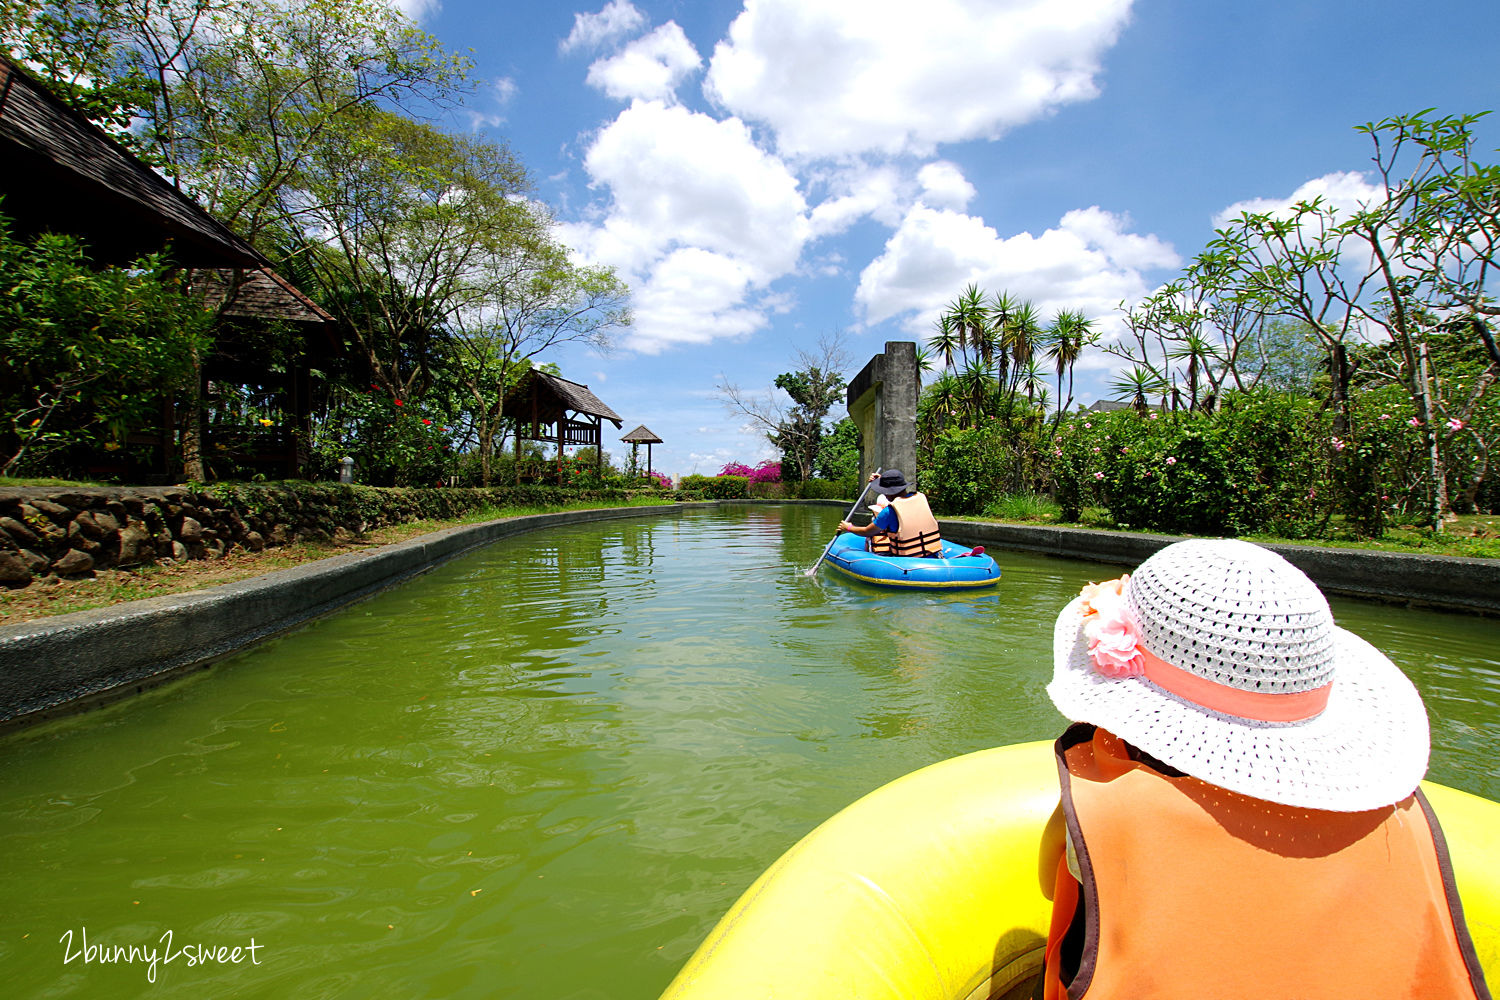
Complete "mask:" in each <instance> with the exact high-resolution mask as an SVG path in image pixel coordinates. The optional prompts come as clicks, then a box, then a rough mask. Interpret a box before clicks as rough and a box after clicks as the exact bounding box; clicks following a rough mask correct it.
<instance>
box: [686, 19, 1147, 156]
mask: <svg viewBox="0 0 1500 1000" xmlns="http://www.w3.org/2000/svg"><path fill="white" fill-rule="evenodd" d="M1129 10H1130V0H1070V2H1068V3H1065V4H1064V3H1056V2H1054V0H1010V2H1006V3H995V2H993V0H928V2H927V3H925V4H923V5H922V6H921V10H920V12H918V11H917V10H916V9H915V8H913V7H912V5H911V4H910V3H909V2H907V0H865V2H863V3H859V4H850V3H847V2H846V0H747V2H746V5H745V9H744V11H743V12H742V13H741V14H740V15H739V16H738V17H737V18H735V20H734V22H733V23H732V24H731V25H730V27H729V34H728V37H727V38H726V39H725V40H723V41H721V42H719V44H718V45H717V46H716V47H715V50H714V55H713V58H712V60H711V61H710V65H709V71H708V77H707V80H706V82H705V90H706V92H707V93H708V94H709V96H710V98H711V99H713V100H714V101H716V102H717V103H719V104H720V105H721V106H723V107H724V108H726V109H728V110H729V111H730V112H731V113H733V114H735V115H738V116H740V117H742V118H745V119H747V120H751V121H756V122H764V123H766V124H767V125H769V126H770V127H771V128H772V129H773V130H774V131H775V133H776V137H777V143H778V148H779V149H780V150H781V151H782V152H783V153H784V154H786V155H792V156H809V157H818V156H839V155H845V154H851V153H861V152H871V151H879V152H883V153H887V154H898V153H915V154H917V155H922V156H925V155H929V154H930V153H931V151H932V150H933V149H934V148H935V147H936V146H937V145H938V144H939V143H945V142H958V141H963V140H969V139H989V138H995V137H997V136H998V135H1000V134H1001V133H1002V132H1004V131H1005V130H1006V129H1008V128H1011V127H1013V126H1015V125H1018V124H1021V123H1023V122H1027V121H1031V120H1033V119H1035V118H1038V117H1040V116H1042V115H1045V114H1048V113H1049V112H1051V111H1054V110H1055V109H1056V108H1058V107H1059V106H1061V105H1063V104H1066V103H1068V102H1071V101H1079V100H1086V99H1089V98H1092V97H1094V96H1095V95H1096V94H1097V93H1098V87H1097V85H1096V83H1095V76H1096V75H1097V74H1098V72H1099V60H1100V56H1101V55H1102V54H1103V52H1104V51H1105V50H1107V49H1108V48H1109V47H1110V46H1111V45H1113V44H1114V42H1115V40H1116V38H1117V37H1118V36H1119V33H1120V30H1121V29H1122V28H1123V26H1124V24H1125V21H1126V19H1127V17H1128V14H1129Z"/></svg>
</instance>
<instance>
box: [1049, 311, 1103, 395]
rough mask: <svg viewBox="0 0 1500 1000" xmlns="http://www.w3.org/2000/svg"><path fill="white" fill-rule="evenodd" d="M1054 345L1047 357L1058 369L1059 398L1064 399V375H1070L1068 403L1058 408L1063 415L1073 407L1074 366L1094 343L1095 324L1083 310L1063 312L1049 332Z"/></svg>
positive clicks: (1053, 322)
mask: <svg viewBox="0 0 1500 1000" xmlns="http://www.w3.org/2000/svg"><path fill="white" fill-rule="evenodd" d="M1048 332H1050V333H1051V335H1052V344H1051V346H1050V347H1048V348H1047V357H1049V358H1051V359H1052V363H1053V364H1054V365H1055V366H1056V369H1057V398H1058V399H1062V398H1063V391H1062V378H1063V373H1064V372H1066V373H1067V375H1068V401H1067V402H1066V403H1064V404H1062V406H1060V407H1058V410H1057V412H1058V413H1062V412H1063V411H1064V410H1066V409H1067V408H1068V407H1069V406H1072V405H1073V366H1074V365H1076V364H1077V363H1078V358H1079V357H1080V356H1081V355H1082V354H1083V349H1084V347H1085V346H1087V345H1088V344H1090V343H1092V342H1093V339H1094V323H1093V320H1090V319H1088V318H1087V317H1085V316H1084V315H1083V311H1082V310H1067V309H1065V310H1063V311H1062V312H1060V313H1058V314H1057V317H1056V318H1055V319H1053V321H1052V326H1051V327H1050V329H1049V331H1048Z"/></svg>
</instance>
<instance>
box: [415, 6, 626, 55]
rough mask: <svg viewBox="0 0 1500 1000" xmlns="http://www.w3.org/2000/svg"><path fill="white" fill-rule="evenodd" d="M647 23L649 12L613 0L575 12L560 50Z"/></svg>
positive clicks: (606, 38)
mask: <svg viewBox="0 0 1500 1000" xmlns="http://www.w3.org/2000/svg"><path fill="white" fill-rule="evenodd" d="M418 2H426V0H418ZM645 23H646V15H645V14H642V13H641V12H640V11H639V10H637V9H636V7H635V5H634V4H632V3H630V0H609V3H607V4H605V5H604V7H603V9H601V10H600V11H599V13H597V14H574V15H573V30H572V31H570V32H568V37H567V38H564V39H563V40H562V41H561V42H559V43H558V46H557V48H558V51H560V52H571V51H573V50H574V49H596V48H598V47H599V46H601V45H603V44H605V43H606V42H611V41H614V40H615V39H617V38H621V37H623V36H625V35H629V34H633V33H634V32H637V31H639V30H640V29H641V28H642V27H643V26H644V25H645Z"/></svg>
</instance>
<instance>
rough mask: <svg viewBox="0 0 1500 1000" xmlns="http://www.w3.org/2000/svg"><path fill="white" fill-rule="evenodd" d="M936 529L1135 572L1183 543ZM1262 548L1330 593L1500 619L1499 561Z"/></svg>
mask: <svg viewBox="0 0 1500 1000" xmlns="http://www.w3.org/2000/svg"><path fill="white" fill-rule="evenodd" d="M938 524H939V526H940V527H941V528H942V532H943V537H945V538H951V539H953V540H954V541H956V542H960V543H961V544H964V545H983V546H985V547H986V548H996V549H1010V550H1015V551H1021V552H1036V553H1040V554H1042V555H1049V556H1061V557H1064V558H1068V559H1086V560H1089V561H1090V562H1101V563H1109V564H1111V565H1118V566H1137V565H1139V564H1140V563H1141V562H1143V561H1144V560H1145V559H1146V558H1147V557H1148V556H1150V555H1151V554H1152V553H1154V552H1155V551H1156V550H1157V549H1160V548H1162V547H1163V546H1167V545H1171V544H1172V543H1173V542H1179V541H1182V539H1181V538H1177V537H1175V536H1172V535H1147V534H1140V533H1133V532H1123V531H1091V530H1089V529H1087V528H1051V527H1041V526H1031V525H1019V524H991V523H987V522H983V521H947V520H940V521H939V522H938ZM1258 544H1265V547H1266V548H1268V549H1271V550H1273V551H1275V552H1279V553H1280V554H1281V555H1282V556H1283V557H1284V558H1285V559H1286V560H1287V561H1288V562H1290V563H1291V564H1292V565H1293V566H1296V567H1297V568H1298V569H1300V570H1302V572H1304V573H1306V574H1307V575H1308V576H1309V577H1311V578H1312V580H1313V582H1314V583H1316V584H1317V585H1318V586H1319V587H1321V588H1322V589H1323V590H1324V591H1326V592H1327V593H1330V594H1341V595H1345V596H1349V597H1363V598H1368V599H1371V600H1378V601H1387V602H1391V603H1397V604H1413V605H1422V606H1427V607H1433V608H1442V609H1444V610H1449V611H1464V612H1470V613H1476V614H1484V615H1500V559H1466V558H1462V557H1459V556H1429V555H1421V554H1417V553H1412V554H1407V553H1398V552H1373V551H1370V550H1367V549H1340V548H1329V547H1324V546H1317V545H1287V544H1279V543H1278V544H1266V543H1258ZM1003 568H1004V567H1003V565H1002V569H1003ZM1002 585H1003V584H1002Z"/></svg>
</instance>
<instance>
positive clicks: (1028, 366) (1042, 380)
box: [1016, 358, 1047, 403]
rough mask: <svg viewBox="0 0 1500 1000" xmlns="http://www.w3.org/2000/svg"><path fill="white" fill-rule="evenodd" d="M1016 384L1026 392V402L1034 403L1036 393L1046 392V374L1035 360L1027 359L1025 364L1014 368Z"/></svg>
mask: <svg viewBox="0 0 1500 1000" xmlns="http://www.w3.org/2000/svg"><path fill="white" fill-rule="evenodd" d="M1016 384H1017V385H1018V386H1020V387H1021V388H1023V389H1025V390H1026V401H1027V402H1028V403H1035V402H1036V394H1037V392H1038V391H1041V392H1044V393H1045V392H1046V391H1047V374H1046V372H1045V371H1043V369H1042V366H1041V365H1039V364H1037V362H1036V359H1034V358H1027V359H1026V363H1025V364H1022V365H1017V366H1016Z"/></svg>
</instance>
